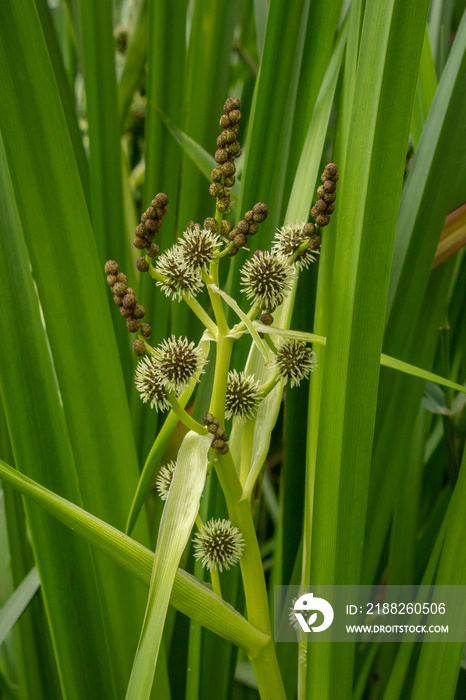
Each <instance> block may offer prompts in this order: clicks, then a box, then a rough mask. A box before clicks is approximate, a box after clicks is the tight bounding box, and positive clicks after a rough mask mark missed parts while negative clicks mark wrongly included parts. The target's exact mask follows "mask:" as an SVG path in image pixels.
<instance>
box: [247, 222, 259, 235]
mask: <svg viewBox="0 0 466 700" xmlns="http://www.w3.org/2000/svg"><path fill="white" fill-rule="evenodd" d="M258 230H259V224H256V223H251V224H249V230H248V233H249V235H250V236H254V234H255V233H257V232H258Z"/></svg>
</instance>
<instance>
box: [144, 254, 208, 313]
mask: <svg viewBox="0 0 466 700" xmlns="http://www.w3.org/2000/svg"><path fill="white" fill-rule="evenodd" d="M155 269H156V271H157V272H158V273H159V274H161V275H163V277H164V279H163V280H157V282H156V284H157V286H159V287H161V288H162V291H164V292H165V294H166V296H167V297H170V298H171V299H173V301H181V299H182V298H183V295H186V296H187V297H188V299H190V298H192V297H195V296H196V295H197V294H198V293H199V291H200V290H201V288H202V286H203V285H202V279H201V274H200V272H199V270H193V269H192V268H190V267H188V266H187V265H186V261H185V259H184V257H183V254H182V250H181V248H180V247H179V246H173V248H169V249H168V250H167V251H166V252H165V253H162V255H160V256H159V258H158V259H157V264H156V266H155Z"/></svg>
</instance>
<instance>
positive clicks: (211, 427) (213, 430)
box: [207, 423, 217, 435]
mask: <svg viewBox="0 0 466 700" xmlns="http://www.w3.org/2000/svg"><path fill="white" fill-rule="evenodd" d="M207 430H208V431H209V433H212V435H215V433H216V432H217V426H216V425H214V424H213V423H209V424H208V425H207Z"/></svg>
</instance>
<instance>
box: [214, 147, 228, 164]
mask: <svg viewBox="0 0 466 700" xmlns="http://www.w3.org/2000/svg"><path fill="white" fill-rule="evenodd" d="M227 160H228V153H227V152H226V150H225V149H224V148H219V149H218V150H217V151H215V162H216V163H218V164H219V165H222V164H223V163H226V162H227Z"/></svg>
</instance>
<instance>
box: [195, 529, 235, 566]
mask: <svg viewBox="0 0 466 700" xmlns="http://www.w3.org/2000/svg"><path fill="white" fill-rule="evenodd" d="M193 542H194V556H195V557H196V559H200V560H201V563H202V566H204V567H207V568H208V569H209V570H211V569H214V570H215V571H217V569H218V570H219V571H223V568H225V569H227V570H228V569H230V567H232V566H235V565H236V564H237V563H238V560H239V559H240V557H241V555H242V553H243V550H244V544H245V543H244V539H243V536H242V535H241V533H240V531H239V530H238V528H237V527H234V526H233V525H232V524H231V522H230V521H229V520H214V519H212V520H209V521H208V522H207V523H205V524H204V525H202V527H201V529H200V530H199V532H197V533H196V534H195V535H194V538H193Z"/></svg>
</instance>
